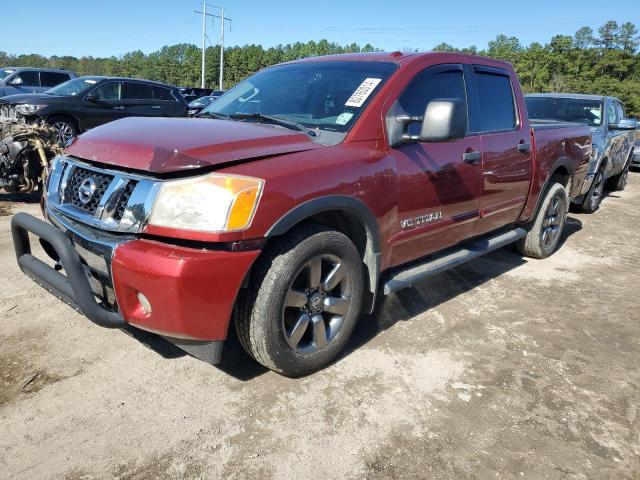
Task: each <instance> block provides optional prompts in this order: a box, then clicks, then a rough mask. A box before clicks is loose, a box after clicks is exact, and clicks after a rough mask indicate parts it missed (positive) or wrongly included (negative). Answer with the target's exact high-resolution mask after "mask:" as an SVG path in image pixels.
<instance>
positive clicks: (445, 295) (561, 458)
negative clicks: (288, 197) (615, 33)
mask: <svg viewBox="0 0 640 480" xmlns="http://www.w3.org/2000/svg"><path fill="white" fill-rule="evenodd" d="M7 200H11V199H7V197H6V196H5V197H4V198H0V319H1V321H0V477H1V478H23V479H40V478H56V479H59V478H68V479H92V478H120V479H147V478H190V479H191V478H205V479H217V478H259V479H269V478H304V479H316V478H318V479H330V478H336V479H347V478H367V479H382V478H403V479H404V478H429V479H437V478H456V479H464V478H517V479H520V478H536V479H538V478H553V479H555V478H562V479H564V478H567V479H574V478H575V479H587V478H588V479H610V478H616V479H623V478H627V479H632V478H633V479H638V478H640V291H639V290H638V287H639V286H640V228H639V224H640V173H635V174H632V175H631V176H630V184H629V186H628V187H627V190H625V191H624V192H622V193H620V194H618V193H615V194H610V195H609V196H608V197H607V198H606V199H605V200H604V202H603V205H602V207H601V209H600V210H599V211H598V212H597V213H596V214H594V215H578V214H571V215H570V220H569V222H570V223H569V224H568V226H567V229H566V233H565V241H564V244H563V245H562V248H561V249H560V251H559V252H558V253H557V254H555V255H553V256H552V257H551V258H549V259H547V260H542V261H536V260H528V259H523V258H522V257H521V256H519V255H517V254H516V253H515V252H514V251H513V250H511V249H502V250H500V251H498V252H495V253H493V254H491V255H489V256H487V257H485V258H482V259H480V260H477V261H475V262H472V263H469V264H467V265H465V266H463V267H461V268H457V269H455V270H453V271H451V272H448V273H445V274H442V275H439V276H438V277H436V278H433V279H432V280H429V281H426V282H424V283H423V284H421V285H419V286H418V287H416V288H414V289H408V290H405V291H402V292H400V293H398V294H397V295H392V296H390V297H388V298H386V300H385V301H384V302H383V303H382V305H381V306H380V307H379V308H378V309H377V311H376V313H375V315H374V316H373V317H372V318H363V319H361V320H362V321H361V322H360V324H359V326H358V329H357V331H356V334H355V337H354V338H353V341H352V342H351V343H350V344H349V347H348V349H347V352H346V353H345V355H343V356H342V358H340V359H339V361H337V362H336V363H334V364H333V365H332V366H330V367H328V368H327V369H325V370H323V371H322V372H320V373H317V374H315V375H311V376H308V377H306V378H302V379H297V380H293V379H288V378H284V377H282V376H279V375H277V374H275V373H272V372H269V371H266V370H264V369H262V368H261V367H259V366H257V365H256V364H255V363H253V362H252V361H251V360H250V359H249V358H248V357H247V356H246V355H245V354H244V353H243V352H242V351H241V349H240V347H239V346H238V344H237V342H234V341H233V340H232V341H231V342H230V345H229V346H228V347H227V348H226V351H225V354H224V359H223V364H222V365H221V366H219V367H212V366H210V365H207V364H205V363H202V362H200V361H198V360H195V359H193V358H191V357H189V356H185V355H184V354H183V353H182V352H181V351H180V350H178V349H177V348H175V347H173V346H171V345H170V344H168V343H166V342H164V341H163V340H161V339H159V338H158V337H155V336H153V335H151V334H145V333H143V332H140V331H135V330H131V331H130V332H123V331H119V330H118V331H113V330H105V329H102V328H99V327H97V326H94V325H93V324H91V323H90V322H89V321H87V320H86V319H84V318H83V317H81V316H80V315H79V314H77V313H75V312H74V311H73V310H71V309H70V308H69V307H67V306H66V305H64V304H62V303H61V302H59V301H58V300H56V299H55V298H53V297H52V296H51V295H49V294H48V293H46V292H45V291H44V290H42V289H41V288H40V287H38V286H36V285H35V284H34V283H33V282H31V281H30V280H29V279H27V278H26V277H25V276H24V275H22V274H21V273H20V271H19V269H18V267H17V265H16V262H15V259H14V254H13V248H12V243H11V239H10V234H9V221H10V218H11V213H15V212H17V211H28V212H31V213H35V214H37V212H38V206H37V204H36V203H34V200H33V199H32V200H31V202H30V203H29V202H24V201H23V202H15V201H11V202H10V201H7ZM22 200H24V199H22Z"/></svg>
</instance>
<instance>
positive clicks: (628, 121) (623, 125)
mask: <svg viewBox="0 0 640 480" xmlns="http://www.w3.org/2000/svg"><path fill="white" fill-rule="evenodd" d="M637 128H638V121H637V120H634V119H632V118H624V119H622V120H620V122H619V123H611V124H609V130H635V129H637Z"/></svg>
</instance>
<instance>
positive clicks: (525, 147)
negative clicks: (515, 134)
mask: <svg viewBox="0 0 640 480" xmlns="http://www.w3.org/2000/svg"><path fill="white" fill-rule="evenodd" d="M529 150H531V144H530V143H524V142H520V143H519V144H518V151H519V152H521V153H529Z"/></svg>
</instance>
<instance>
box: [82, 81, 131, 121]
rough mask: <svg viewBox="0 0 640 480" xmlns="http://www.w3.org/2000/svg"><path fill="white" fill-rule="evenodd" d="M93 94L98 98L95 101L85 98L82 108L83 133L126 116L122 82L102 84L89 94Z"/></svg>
mask: <svg viewBox="0 0 640 480" xmlns="http://www.w3.org/2000/svg"><path fill="white" fill-rule="evenodd" d="M91 93H94V94H97V98H96V99H95V100H87V99H86V97H85V99H84V100H83V101H82V106H81V107H80V108H81V111H80V114H81V115H80V117H81V118H82V123H83V127H84V128H83V131H84V130H88V129H90V128H93V127H97V126H98V125H103V124H105V123H108V122H112V121H114V120H118V119H120V118H123V117H124V116H125V107H124V104H123V101H122V83H121V82H118V81H109V82H105V83H102V84H100V85H98V86H97V87H96V88H94V89H93V90H91V91H90V92H89V94H91Z"/></svg>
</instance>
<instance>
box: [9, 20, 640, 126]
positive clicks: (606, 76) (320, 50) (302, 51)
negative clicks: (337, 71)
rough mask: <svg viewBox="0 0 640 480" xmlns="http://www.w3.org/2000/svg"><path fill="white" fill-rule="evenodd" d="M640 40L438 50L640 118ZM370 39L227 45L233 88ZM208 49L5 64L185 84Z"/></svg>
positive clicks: (621, 30)
mask: <svg viewBox="0 0 640 480" xmlns="http://www.w3.org/2000/svg"><path fill="white" fill-rule="evenodd" d="M639 40H640V37H639V36H638V29H637V27H636V26H635V25H634V24H633V23H630V22H626V23H623V24H621V25H619V24H618V23H617V22H615V21H609V22H606V23H605V24H604V25H602V26H601V27H600V28H599V29H598V30H597V32H594V31H593V29H592V28H590V27H582V28H580V29H579V30H578V31H577V32H576V33H575V35H573V36H568V35H556V36H554V37H553V38H552V39H551V40H550V41H549V43H546V44H542V43H539V42H534V43H531V44H530V45H528V46H523V45H522V44H521V43H520V41H519V40H518V38H516V37H513V36H506V35H498V36H497V37H496V38H495V40H493V41H491V42H489V44H488V47H487V48H485V49H478V48H477V47H476V46H470V47H468V48H463V49H457V48H454V47H453V46H451V45H449V44H447V43H441V44H439V45H437V46H436V47H434V49H433V50H434V51H460V52H464V53H471V54H476V55H483V56H490V57H494V58H499V59H501V60H506V61H508V62H510V63H512V64H513V65H514V67H515V69H516V72H518V76H519V77H520V81H521V82H522V86H523V88H524V90H525V91H526V92H574V93H593V94H602V95H614V96H617V97H619V98H620V99H621V100H622V101H623V102H624V103H625V106H626V108H627V111H628V113H629V114H630V115H635V116H640V53H638V45H639ZM376 50H377V49H376V48H375V47H374V46H372V45H370V44H366V45H364V46H360V45H357V44H355V43H353V44H351V45H339V44H337V43H332V42H329V41H327V40H320V41H319V42H315V41H309V42H307V43H301V42H297V43H294V44H287V45H277V46H275V47H271V48H263V47H262V46H260V45H254V44H252V45H245V46H241V47H240V46H236V47H228V48H225V53H224V63H225V67H224V68H225V87H226V88H228V87H230V86H232V85H234V84H236V83H237V82H239V81H241V80H243V79H244V78H246V77H247V76H249V75H251V74H252V73H254V72H256V71H257V70H259V69H261V68H264V67H267V66H269V65H273V64H276V63H280V62H285V61H290V60H295V59H298V58H303V57H309V56H315V55H329V54H336V53H354V52H371V51H376ZM205 55H206V59H207V71H206V78H205V83H206V85H207V86H209V87H211V88H213V87H215V86H217V81H218V75H219V72H218V65H219V62H220V48H219V47H215V46H211V47H209V48H207V49H206V52H205ZM200 58H201V50H200V48H199V47H197V46H196V45H193V44H187V43H183V44H177V45H171V46H165V47H163V48H161V49H160V50H158V51H156V52H153V53H150V54H148V55H147V54H144V53H143V52H141V51H139V50H138V51H133V52H130V53H127V54H125V55H122V56H120V57H115V56H112V57H108V58H96V57H91V56H89V57H81V58H76V57H71V56H51V57H45V56H42V55H36V54H30V55H11V54H8V53H5V52H1V51H0V65H3V66H31V67H50V68H64V69H68V70H72V71H74V72H76V73H77V74H78V75H113V76H125V77H135V78H147V79H151V80H158V81H161V82H166V83H170V84H173V85H179V86H199V85H200Z"/></svg>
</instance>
